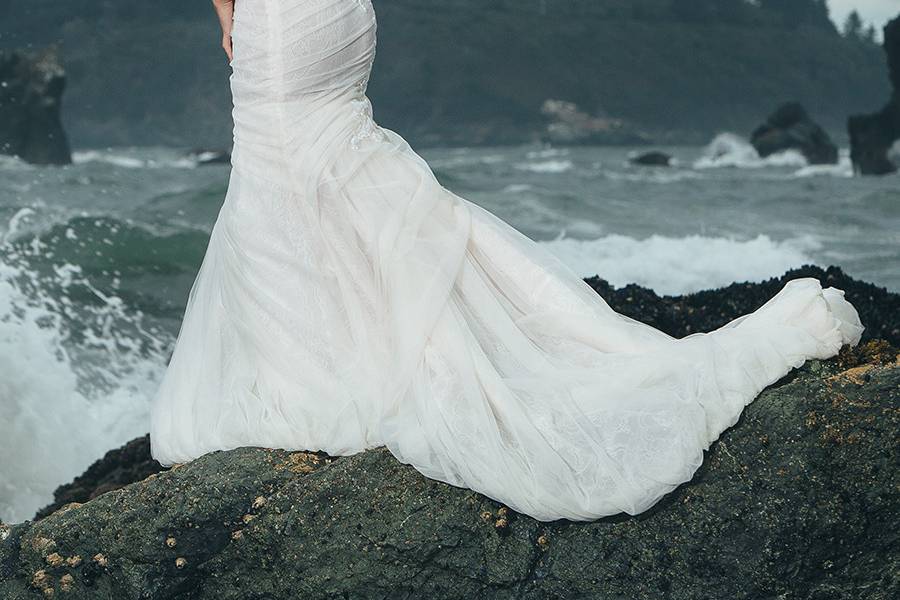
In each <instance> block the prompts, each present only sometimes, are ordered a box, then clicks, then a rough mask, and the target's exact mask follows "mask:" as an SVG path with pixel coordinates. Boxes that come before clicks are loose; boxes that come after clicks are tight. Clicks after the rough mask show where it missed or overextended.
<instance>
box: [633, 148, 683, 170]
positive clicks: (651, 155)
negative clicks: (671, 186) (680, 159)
mask: <svg viewBox="0 0 900 600" xmlns="http://www.w3.org/2000/svg"><path fill="white" fill-rule="evenodd" d="M628 162H630V163H631V164H633V165H641V166H645V167H670V166H672V157H671V156H670V155H669V154H666V153H665V152H658V151H653V152H644V153H643V154H638V155H636V156H631V157H629V158H628Z"/></svg>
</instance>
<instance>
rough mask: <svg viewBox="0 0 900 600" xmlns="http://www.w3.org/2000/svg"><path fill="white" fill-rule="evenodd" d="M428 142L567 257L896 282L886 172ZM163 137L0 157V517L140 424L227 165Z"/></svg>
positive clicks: (693, 271) (697, 281)
mask: <svg viewBox="0 0 900 600" xmlns="http://www.w3.org/2000/svg"><path fill="white" fill-rule="evenodd" d="M663 150H666V151H668V152H669V153H671V154H672V155H673V156H674V157H675V158H676V160H677V164H676V166H675V167H673V168H648V167H635V166H631V165H629V164H628V163H627V157H628V154H629V149H622V148H573V149H548V148H540V147H512V148H479V149H432V150H427V151H423V152H422V154H423V155H424V156H425V158H426V159H427V160H428V161H429V162H430V164H431V165H432V167H433V168H434V170H435V172H436V173H437V175H438V177H439V179H440V180H441V181H442V182H443V183H444V184H445V185H446V186H447V187H449V188H450V189H452V190H454V191H455V192H457V193H458V194H460V195H461V196H463V197H465V198H468V199H469V200H472V201H473V202H476V203H478V204H481V205H482V206H484V207H486V208H488V209H489V210H491V211H493V212H494V213H496V214H497V215H498V216H500V217H501V218H503V219H505V220H506V221H508V222H510V223H511V224H512V225H514V226H515V227H517V228H518V229H519V230H521V231H522V232H524V233H525V234H527V235H529V236H530V237H532V238H533V239H535V240H537V241H539V242H540V243H542V244H544V245H545V246H546V247H547V248H548V249H549V250H550V251H552V252H554V253H555V254H556V255H558V256H559V257H560V258H562V260H563V261H564V262H566V263H567V264H569V265H570V266H571V267H572V268H573V269H574V270H575V271H576V272H578V273H579V274H580V275H583V276H590V275H595V274H597V275H600V276H601V277H603V278H605V279H608V280H610V281H611V282H612V283H614V284H616V285H625V284H628V283H638V284H641V285H644V286H649V287H652V288H654V289H655V290H656V291H657V292H659V293H665V294H680V293H685V292H691V291H696V290H700V289H706V288H712V287H719V286H722V285H727V284H729V283H732V282H734V281H746V280H750V281H753V280H761V279H765V278H768V277H771V276H775V275H780V274H782V273H783V272H784V271H785V270H787V269H789V268H791V267H796V266H799V265H801V264H804V263H816V264H820V265H823V266H824V265H829V264H837V265H840V266H841V267H843V268H844V269H845V271H846V272H847V273H848V274H850V275H851V276H853V277H856V278H860V279H864V280H867V281H871V282H874V283H876V284H878V285H882V286H885V287H887V288H888V289H891V290H894V291H896V290H898V289H900V272H898V269H897V265H898V264H900V233H898V232H900V217H898V212H900V211H897V210H896V207H897V206H898V202H900V177H897V176H893V177H886V178H867V179H863V178H853V177H852V170H851V168H850V165H849V161H848V160H847V158H846V153H844V154H843V155H842V161H841V163H840V164H839V165H835V166H826V167H812V166H807V165H806V162H805V161H804V160H803V159H802V157H801V156H799V155H797V154H795V153H786V154H783V155H778V156H775V157H770V158H768V159H765V160H762V159H759V157H758V156H756V154H755V152H754V151H753V149H752V147H750V146H749V144H747V142H746V141H745V140H743V139H741V138H740V137H737V136H732V135H723V136H720V137H718V138H716V140H714V141H713V142H712V143H711V144H710V146H709V147H707V148H684V147H680V148H664V149H663ZM184 156H185V153H184V151H182V150H180V149H168V148H143V149H141V148H137V149H135V148H123V149H110V150H89V151H81V152H78V153H76V155H75V164H74V165H71V166H68V167H48V168H44V167H41V168H38V167H33V166H29V165H25V164H24V163H21V162H19V161H17V160H15V159H9V158H4V157H0V409H2V414H3V419H2V420H0V457H2V460H0V519H2V520H5V521H11V522H15V521H20V520H24V519H27V518H30V517H31V516H33V514H34V512H35V510H36V509H38V508H39V507H40V506H42V505H43V504H45V503H46V502H48V501H49V500H50V499H51V497H52V491H53V489H54V488H55V487H56V486H57V485H59V484H61V483H64V482H66V481H69V480H71V479H72V478H73V477H74V476H76V475H78V474H80V473H81V472H82V471H83V470H84V469H85V468H86V467H87V466H88V465H89V464H90V463H91V462H93V461H94V460H96V459H97V458H99V457H100V456H101V455H102V454H103V453H104V452H105V451H106V450H108V449H110V448H112V447H115V446H117V445H120V444H121V443H123V442H125V441H127V440H128V439H131V438H132V437H135V436H137V435H141V434H143V433H145V432H146V431H147V429H148V424H147V415H148V409H149V402H150V399H151V398H152V395H153V393H154V392H155V389H156V386H157V385H158V382H159V379H160V377H161V375H162V373H163V372H164V369H165V363H166V360H167V357H168V354H169V352H170V350H171V347H172V344H173V342H174V340H175V336H176V335H177V332H178V327H179V325H180V319H181V313H182V310H183V308H184V304H185V302H186V300H187V294H188V291H189V289H190V285H191V283H192V282H193V278H194V276H195V275H196V272H197V269H198V268H199V266H200V261H201V260H202V258H203V253H204V251H205V248H206V243H207V237H208V234H209V231H210V229H211V227H212V224H213V221H214V219H215V216H216V214H217V212H218V209H219V207H220V205H221V203H222V201H223V199H224V195H225V190H226V185H227V180H228V172H229V170H228V166H227V165H225V166H222V165H219V166H206V167H202V168H199V167H197V166H196V164H195V163H194V162H193V161H191V160H189V159H186V158H184Z"/></svg>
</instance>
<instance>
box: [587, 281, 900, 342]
mask: <svg viewBox="0 0 900 600" xmlns="http://www.w3.org/2000/svg"><path fill="white" fill-rule="evenodd" d="M797 277H815V278H817V279H818V280H819V281H821V282H822V284H823V285H825V286H834V287H837V288H840V289H842V290H844V292H845V293H846V298H847V299H848V300H849V301H850V302H852V303H853V305H854V306H855V307H856V309H857V311H858V312H859V316H860V319H861V320H862V322H863V325H865V326H866V330H865V331H864V332H863V340H871V339H884V340H887V341H888V342H890V343H891V344H893V345H895V346H900V294H896V293H892V292H889V291H887V289H885V288H883V287H878V286H876V285H872V284H871V283H866V282H864V281H859V280H857V279H853V278H852V277H850V276H848V275H847V274H845V273H844V272H843V271H842V270H841V269H840V268H838V267H828V268H827V269H822V268H820V267H816V266H812V265H806V266H803V267H800V268H798V269H792V270H790V271H788V272H787V273H785V274H784V275H782V276H781V277H775V278H772V279H768V280H766V281H762V282H758V283H733V284H731V285H729V286H727V287H723V288H720V289H717V290H705V291H701V292H696V293H694V294H686V295H684V296H658V295H657V294H656V293H655V292H654V291H653V290H650V289H647V288H643V287H640V286H638V285H628V286H625V287H623V288H619V289H616V288H615V287H613V286H611V285H610V284H609V283H608V282H607V281H605V280H603V279H601V278H599V277H591V278H588V279H586V281H587V283H588V284H589V285H590V286H591V287H592V288H594V290H595V291H597V293H599V294H600V295H601V296H602V297H603V299H604V300H606V301H607V303H608V304H609V305H610V306H612V307H613V308H614V309H615V310H617V311H619V312H621V313H622V314H624V315H626V316H629V317H633V318H635V319H639V320H640V321H643V322H645V323H648V324H650V325H653V326H654V327H656V328H657V329H661V330H662V331H665V332H666V333H668V334H669V335H673V336H675V337H684V336H686V335H690V334H692V333H696V332H698V331H711V330H713V329H716V328H718V327H721V326H722V325H724V324H725V323H727V322H728V321H730V320H732V319H734V318H736V317H738V316H740V315H743V314H746V313H748V312H751V311H753V310H756V309H757V308H759V307H760V306H762V305H763V303H765V302H766V301H767V300H768V299H769V298H771V297H772V296H774V295H775V294H776V293H777V292H778V291H779V290H780V289H781V288H782V287H784V284H785V283H787V281H788V280H789V279H794V278H797Z"/></svg>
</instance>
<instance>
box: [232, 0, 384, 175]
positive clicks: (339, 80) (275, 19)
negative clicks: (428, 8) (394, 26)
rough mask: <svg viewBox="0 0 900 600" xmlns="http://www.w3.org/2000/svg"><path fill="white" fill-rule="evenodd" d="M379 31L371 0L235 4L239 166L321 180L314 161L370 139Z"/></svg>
mask: <svg viewBox="0 0 900 600" xmlns="http://www.w3.org/2000/svg"><path fill="white" fill-rule="evenodd" d="M375 29H376V20H375V13H374V10H373V8H372V5H371V3H370V2H369V0H353V1H350V2H348V1H346V0H304V2H284V1H279V0H245V1H244V2H238V3H236V5H235V15H234V27H233V31H232V38H233V43H234V46H235V47H236V48H239V50H238V51H237V52H236V53H235V55H234V59H233V60H232V63H231V66H232V76H231V89H232V96H233V99H234V110H233V113H232V114H233V117H234V139H235V162H236V163H237V164H238V165H239V166H246V170H248V171H250V172H253V173H256V174H258V175H261V176H265V177H269V178H271V179H272V180H273V181H276V182H278V183H280V184H282V185H286V186H293V185H296V184H297V183H298V178H303V179H305V178H306V177H311V176H313V175H314V173H313V169H314V167H315V163H314V161H311V160H310V158H311V157H314V156H317V155H321V154H322V153H324V152H327V151H328V149H329V147H330V146H333V145H334V144H335V143H337V142H344V141H346V140H347V139H348V137H349V138H350V144H351V145H352V146H354V147H358V146H359V144H360V143H361V142H362V140H363V138H365V137H366V136H367V135H371V134H372V133H373V131H374V129H375V124H374V121H373V120H372V107H371V103H370V102H369V100H368V98H367V97H366V95H365V92H366V86H367V82H368V78H369V73H370V71H371V68H372V63H373V61H374V58H375ZM323 162H324V161H323Z"/></svg>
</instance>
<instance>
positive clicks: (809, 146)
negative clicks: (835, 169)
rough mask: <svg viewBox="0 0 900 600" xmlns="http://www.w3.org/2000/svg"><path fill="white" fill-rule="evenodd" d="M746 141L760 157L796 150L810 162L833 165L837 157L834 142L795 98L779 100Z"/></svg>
mask: <svg viewBox="0 0 900 600" xmlns="http://www.w3.org/2000/svg"><path fill="white" fill-rule="evenodd" d="M750 143H751V144H753V147H754V148H756V151H757V152H759V155H760V156H761V157H763V158H765V157H767V156H770V155H772V154H775V153H777V152H784V151H785V150H799V151H800V152H801V153H802V154H803V156H805V157H806V160H807V161H809V163H810V164H812V165H825V164H829V165H833V164H836V163H837V161H838V149H837V146H835V145H834V142H832V141H831V138H830V137H829V136H828V134H827V133H826V132H825V130H824V129H822V128H821V127H820V126H819V125H818V124H816V123H815V122H814V121H813V120H812V118H811V117H810V116H809V113H807V112H806V109H805V108H803V106H801V105H800V104H798V103H797V102H788V103H786V104H783V105H781V106H780V107H779V108H778V109H777V110H776V111H775V112H774V113H772V114H771V115H769V118H768V119H767V120H766V122H765V123H763V124H762V125H760V126H759V127H758V128H757V129H756V130H755V131H754V132H753V135H752V136H751V137H750Z"/></svg>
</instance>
